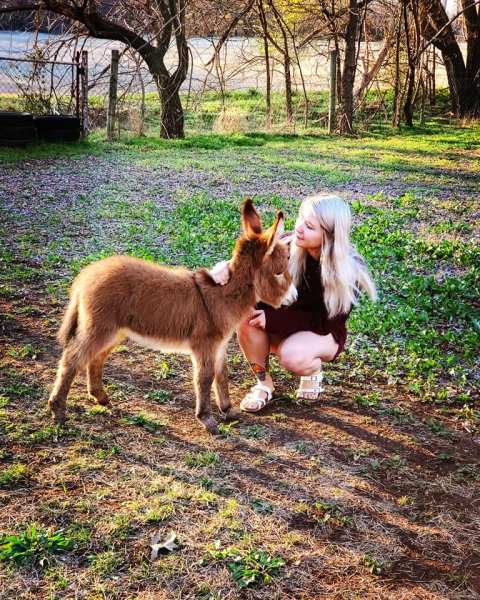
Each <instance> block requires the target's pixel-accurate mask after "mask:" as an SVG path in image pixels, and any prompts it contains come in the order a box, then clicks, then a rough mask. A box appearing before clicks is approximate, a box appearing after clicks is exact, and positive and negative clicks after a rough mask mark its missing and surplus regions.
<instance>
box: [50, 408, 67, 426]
mask: <svg viewBox="0 0 480 600" xmlns="http://www.w3.org/2000/svg"><path fill="white" fill-rule="evenodd" d="M50 410H51V411H52V420H53V422H54V423H55V425H63V424H64V423H65V421H66V419H67V416H66V414H65V411H64V410H58V409H57V410H55V409H54V408H51V407H50Z"/></svg>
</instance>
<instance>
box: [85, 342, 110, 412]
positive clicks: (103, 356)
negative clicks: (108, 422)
mask: <svg viewBox="0 0 480 600" xmlns="http://www.w3.org/2000/svg"><path fill="white" fill-rule="evenodd" d="M114 348H115V344H113V345H111V346H109V347H108V348H106V349H105V350H102V351H101V352H99V353H98V354H97V355H96V356H94V358H92V360H91V361H90V362H89V363H88V365H87V387H88V393H89V394H90V396H93V398H95V400H96V401H97V402H98V404H101V405H102V406H107V405H108V404H110V400H109V398H108V396H107V394H106V392H105V390H104V389H103V382H102V375H103V366H104V364H105V361H106V360H107V358H108V355H109V354H110V352H111V351H112V350H113V349H114Z"/></svg>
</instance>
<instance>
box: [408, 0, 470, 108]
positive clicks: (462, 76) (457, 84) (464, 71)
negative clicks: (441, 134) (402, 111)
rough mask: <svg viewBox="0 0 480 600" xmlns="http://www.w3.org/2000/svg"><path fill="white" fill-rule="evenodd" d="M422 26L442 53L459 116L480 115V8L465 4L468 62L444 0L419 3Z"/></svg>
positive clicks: (420, 1)
mask: <svg viewBox="0 0 480 600" xmlns="http://www.w3.org/2000/svg"><path fill="white" fill-rule="evenodd" d="M418 9H419V10H418V12H419V24H420V29H421V32H422V35H423V37H424V38H425V39H426V40H430V41H431V43H433V45H434V46H435V47H436V48H438V49H439V50H440V52H441V53H442V57H443V61H444V63H445V68H446V71H447V77H448V85H449V89H450V96H451V100H452V107H453V110H454V112H455V114H456V115H457V116H460V117H465V116H476V117H478V116H479V115H480V4H479V3H478V0H462V10H461V11H460V13H459V15H458V16H460V15H462V16H463V20H464V23H465V32H466V41H467V59H466V61H465V60H464V58H463V55H462V51H461V49H460V46H459V44H458V41H457V39H456V37H455V33H454V30H453V27H452V22H453V21H454V20H455V19H456V18H457V17H454V18H453V19H450V20H449V19H448V16H447V13H446V12H445V8H444V7H443V5H442V3H441V0H418Z"/></svg>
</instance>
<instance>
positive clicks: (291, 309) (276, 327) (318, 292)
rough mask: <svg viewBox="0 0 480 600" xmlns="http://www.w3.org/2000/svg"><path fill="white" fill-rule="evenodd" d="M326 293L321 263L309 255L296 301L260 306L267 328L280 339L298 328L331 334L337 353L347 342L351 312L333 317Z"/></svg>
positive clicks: (266, 329)
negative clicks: (330, 313)
mask: <svg viewBox="0 0 480 600" xmlns="http://www.w3.org/2000/svg"><path fill="white" fill-rule="evenodd" d="M323 295H324V294H323V286H322V282H321V278H320V265H319V262H318V260H315V259H314V258H312V257H311V256H310V255H307V261H306V264H305V271H304V273H303V277H302V280H301V282H300V285H299V286H298V298H297V300H296V301H295V302H294V303H293V304H291V305H290V306H281V307H280V308H272V307H271V306H269V305H268V304H264V303H263V302H260V303H259V304H258V305H257V308H259V309H262V310H264V311H265V319H266V325H265V331H266V332H267V333H270V334H272V335H278V336H279V337H281V338H286V337H288V336H290V335H292V334H294V333H297V332H299V331H312V332H313V333H317V334H319V335H328V334H329V333H331V334H332V336H333V338H334V339H335V341H336V342H337V344H338V351H337V354H336V356H337V355H338V354H339V353H340V352H341V351H342V350H343V348H344V347H345V342H346V341H347V328H346V322H347V319H348V316H349V314H350V311H348V313H342V314H338V315H336V316H335V317H333V318H330V317H329V316H328V311H327V307H326V306H325V301H324V298H323ZM350 310H351V309H350Z"/></svg>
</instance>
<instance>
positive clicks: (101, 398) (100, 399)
mask: <svg viewBox="0 0 480 600" xmlns="http://www.w3.org/2000/svg"><path fill="white" fill-rule="evenodd" d="M92 398H93V399H94V400H95V402H96V403H97V404H100V406H110V398H109V397H108V396H107V394H105V393H103V394H96V395H95V396H94V395H93V394H92Z"/></svg>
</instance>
